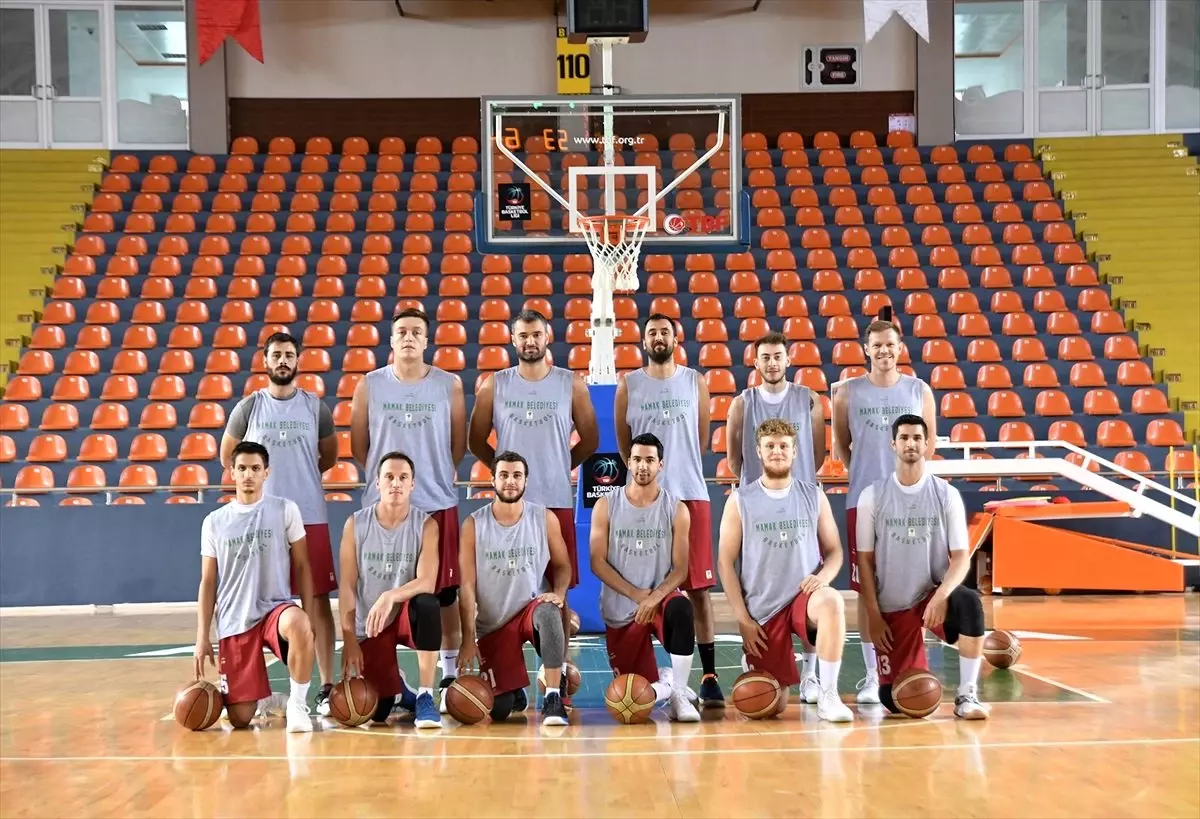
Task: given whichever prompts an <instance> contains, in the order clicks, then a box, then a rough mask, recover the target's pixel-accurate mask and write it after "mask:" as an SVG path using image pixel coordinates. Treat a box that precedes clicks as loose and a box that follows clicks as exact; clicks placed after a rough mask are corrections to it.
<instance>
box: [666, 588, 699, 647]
mask: <svg viewBox="0 0 1200 819" xmlns="http://www.w3.org/2000/svg"><path fill="white" fill-rule="evenodd" d="M663 648H665V649H666V650H667V653H668V654H674V655H676V656H679V655H684V654H691V653H692V652H693V651H695V649H696V621H695V618H694V610H693V609H692V603H691V601H690V600H688V599H687V598H686V597H675V598H672V599H671V600H669V601H667V605H666V606H665V607H664V608H663Z"/></svg>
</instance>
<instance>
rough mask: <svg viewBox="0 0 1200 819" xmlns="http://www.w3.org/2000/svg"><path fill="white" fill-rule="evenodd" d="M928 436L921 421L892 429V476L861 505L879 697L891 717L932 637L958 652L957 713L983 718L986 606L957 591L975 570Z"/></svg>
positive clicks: (861, 547) (861, 568)
mask: <svg viewBox="0 0 1200 819" xmlns="http://www.w3.org/2000/svg"><path fill="white" fill-rule="evenodd" d="M928 434H929V428H928V427H927V426H926V424H925V420H924V419H923V418H921V417H920V416H919V415H901V416H900V417H899V418H897V419H896V421H895V423H893V424H892V448H893V449H894V450H895V451H896V471H895V473H893V474H892V476H891V477H889V478H885V479H884V480H882V481H877V482H875V483H874V484H873V485H871V486H870V487H868V488H867V489H865V490H863V493H862V495H860V496H859V499H858V522H857V535H858V574H859V579H860V580H861V582H862V595H863V598H864V601H865V604H866V607H867V616H868V617H869V618H870V621H871V634H872V636H873V637H874V638H875V647H876V651H877V652H878V654H879V682H880V687H879V699H880V701H881V702H883V704H884V705H886V706H887V707H888V709H889V710H891V711H893V712H894V711H896V710H897V709H896V704H895V702H894V701H893V700H892V682H893V680H895V678H896V676H897V675H898V674H900V673H901V672H902V671H906V670H908V669H912V668H917V669H922V670H927V669H928V665H927V663H926V659H925V633H924V630H923V629H926V628H927V629H929V630H930V631H932V632H933V633H934V634H936V635H937V636H938V637H939V638H941V639H942V640H945V641H946V642H947V643H950V644H951V645H955V646H956V647H957V648H958V664H959V684H958V696H957V697H955V700H954V715H955V716H956V717H959V718H960V719H987V717H988V709H987V706H985V705H983V704H982V703H981V702H979V696H978V694H977V687H976V686H977V682H978V680H979V665H980V662H981V660H982V657H983V604H982V603H981V602H980V600H979V595H978V594H976V593H975V592H974V591H972V590H971V589H966V588H963V587H962V586H960V585H959V584H960V583H962V582H963V580H964V579H965V578H966V576H967V569H968V568H969V567H970V565H971V551H970V546H969V544H968V542H967V516H966V511H965V510H964V509H963V502H962V496H961V495H959V494H958V490H957V489H955V488H954V487H953V486H951V485H950V484H949V483H948V482H946V481H945V480H943V479H941V478H939V477H937V476H936V475H930V474H928V473H927V472H926V470H925V453H926V451H927V450H928V448H929V440H928Z"/></svg>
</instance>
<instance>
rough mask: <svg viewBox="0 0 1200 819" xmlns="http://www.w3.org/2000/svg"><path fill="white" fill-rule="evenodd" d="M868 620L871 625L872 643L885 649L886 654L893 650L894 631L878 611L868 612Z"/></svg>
mask: <svg viewBox="0 0 1200 819" xmlns="http://www.w3.org/2000/svg"><path fill="white" fill-rule="evenodd" d="M867 620H868V621H869V622H870V624H871V642H873V643H875V645H876V646H878V647H879V648H881V649H883V651H884V653H887V652H889V651H891V650H892V630H891V628H889V627H888V624H887V621H886V620H884V619H883V615H882V614H880V613H879V612H878V611H874V612H868V613H867Z"/></svg>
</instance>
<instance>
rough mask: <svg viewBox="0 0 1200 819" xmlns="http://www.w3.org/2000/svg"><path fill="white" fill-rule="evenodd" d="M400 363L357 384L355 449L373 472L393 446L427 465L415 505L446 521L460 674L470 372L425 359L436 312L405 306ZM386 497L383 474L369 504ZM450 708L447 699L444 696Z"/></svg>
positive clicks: (448, 651)
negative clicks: (466, 377)
mask: <svg viewBox="0 0 1200 819" xmlns="http://www.w3.org/2000/svg"><path fill="white" fill-rule="evenodd" d="M391 343H392V363H391V364H389V365H388V366H386V367H380V368H379V369H377V370H372V371H371V372H369V373H367V377H366V378H364V379H362V380H361V381H359V382H358V386H357V387H356V388H355V390H354V400H353V402H352V403H351V409H350V449H351V451H352V452H353V453H354V459H355V460H356V461H358V462H359V463H360V464H362V466H363V471H364V473H366V474H371V473H372V472H374V471H375V470H376V469H378V467H379V463H380V460H381V459H382V458H383V455H384V454H385V453H388V452H404V453H407V454H409V455H410V456H411V457H412V459H413V460H414V461H415V462H417V463H419V464H421V468H420V470H419V471H418V472H417V474H416V475H415V476H414V484H413V487H412V505H413V506H415V507H416V508H417V509H420V510H421V511H422V512H425V513H426V514H428V515H430V516H431V517H432V518H433V520H434V522H435V523H436V524H437V527H438V535H439V537H440V541H439V545H440V550H441V551H440V556H439V559H438V577H437V590H436V591H437V596H438V602H439V603H440V604H441V607H442V630H441V631H442V655H441V660H442V681H441V689H442V691H443V692H444V691H445V689H446V688H447V687H449V685H450V683H452V682H453V681H454V674H455V668H456V667H457V666H458V644H459V641H460V639H461V629H460V627H459V622H458V606H456V605H455V599H456V597H457V594H458V490H457V489H456V488H455V486H454V479H455V474H456V472H457V469H458V464H459V462H460V461H462V459H463V455H465V454H466V449H467V404H466V399H465V398H464V397H463V386H462V379H460V378H459V377H458V376H457V375H454V374H452V373H448V372H446V371H445V370H442V369H439V368H437V367H434V366H432V365H430V364H426V363H425V348H426V347H428V346H429V318H428V316H426V315H425V314H424V313H423V312H421V311H420V310H415V309H406V310H401V311H400V312H398V313H397V314H396V316H395V318H393V319H392V340H391ZM378 500H379V488H378V486H377V485H376V482H375V481H367V486H366V488H365V489H364V490H363V508H364V509H367V508H370V507H371V506H373V505H374V504H375V503H376V502H377V501H378ZM442 709H443V713H445V701H444V700H443V702H442Z"/></svg>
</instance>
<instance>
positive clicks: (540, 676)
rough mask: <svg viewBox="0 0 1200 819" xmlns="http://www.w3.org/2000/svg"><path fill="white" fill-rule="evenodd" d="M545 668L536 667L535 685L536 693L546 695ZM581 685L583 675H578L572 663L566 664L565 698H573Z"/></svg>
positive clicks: (542, 666) (541, 666)
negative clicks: (536, 687)
mask: <svg viewBox="0 0 1200 819" xmlns="http://www.w3.org/2000/svg"><path fill="white" fill-rule="evenodd" d="M545 675H546V666H544V665H540V666H538V673H537V685H538V693H539V694H545V693H546V676H545ZM582 685H583V675H581V674H580V673H579V669H578V668H576V667H575V664H574V663H567V696H568V697H573V696H575V694H576V692H578V691H579V689H580V687H581V686H582Z"/></svg>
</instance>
